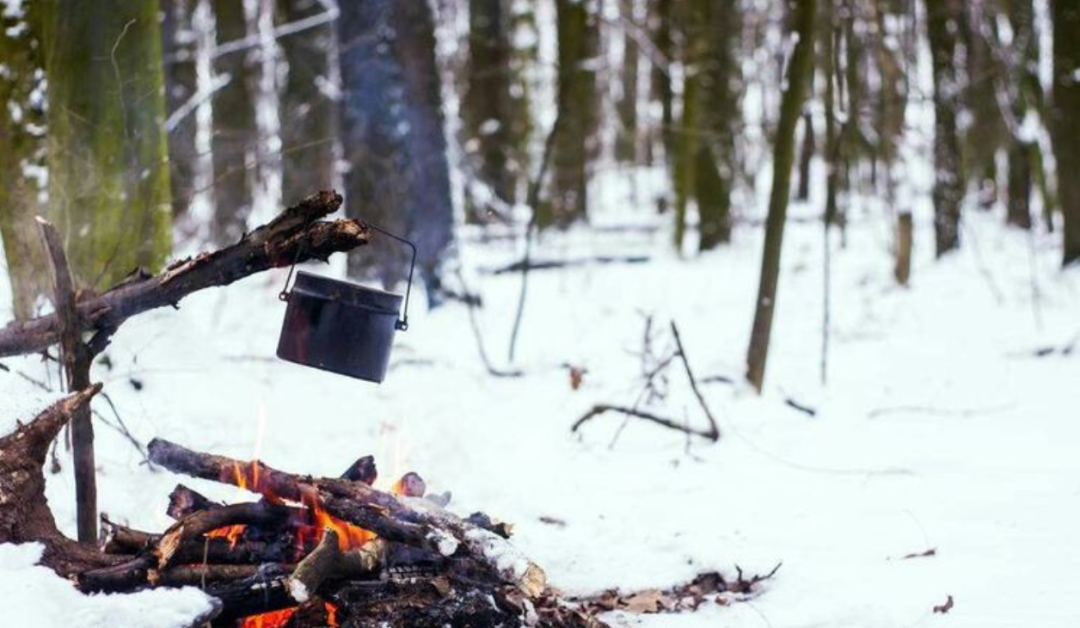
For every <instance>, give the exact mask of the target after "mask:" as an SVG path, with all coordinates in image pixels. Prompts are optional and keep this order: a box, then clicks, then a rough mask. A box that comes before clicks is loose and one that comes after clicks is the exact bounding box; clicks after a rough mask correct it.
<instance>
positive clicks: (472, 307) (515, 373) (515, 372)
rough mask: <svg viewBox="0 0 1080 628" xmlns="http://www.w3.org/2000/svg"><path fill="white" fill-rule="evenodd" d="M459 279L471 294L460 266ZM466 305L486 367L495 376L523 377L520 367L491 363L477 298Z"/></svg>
mask: <svg viewBox="0 0 1080 628" xmlns="http://www.w3.org/2000/svg"><path fill="white" fill-rule="evenodd" d="M457 275H458V281H459V282H460V283H461V289H462V291H464V292H465V293H466V294H469V289H468V287H467V286H466V285H465V277H464V276H463V275H462V273H461V269H460V268H459V269H458V271H457ZM465 307H466V309H468V311H469V326H470V327H472V332H473V338H475V339H476V350H477V352H479V353H480V361H481V362H483V363H484V368H486V369H487V372H488V374H490V375H492V376H494V377H521V376H522V375H524V374H525V373H524V372H523V371H521V370H520V369H511V370H504V369H500V368H497V367H495V365H493V364H492V363H491V359H490V358H489V357H488V353H487V349H486V348H485V347H484V336H483V332H482V331H481V330H480V321H479V320H477V317H476V309H477V308H478V307H479V305H478V304H477V301H476V300H473V299H467V300H465Z"/></svg>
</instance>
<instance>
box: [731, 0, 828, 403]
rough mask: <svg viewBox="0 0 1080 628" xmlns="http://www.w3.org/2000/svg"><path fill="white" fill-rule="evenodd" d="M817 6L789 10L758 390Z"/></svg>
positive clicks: (755, 350) (759, 324)
mask: <svg viewBox="0 0 1080 628" xmlns="http://www.w3.org/2000/svg"><path fill="white" fill-rule="evenodd" d="M815 4H816V2H815V0H802V1H800V2H797V3H793V8H792V10H793V11H794V13H793V16H792V24H793V27H794V30H795V32H794V33H793V35H794V36H795V37H797V38H798V41H797V42H796V44H795V49H794V51H793V52H792V55H791V61H790V64H789V66H788V73H787V77H786V78H785V83H786V86H785V87H786V89H785V90H784V92H783V97H782V98H781V101H780V122H779V125H778V128H777V130H776V144H775V146H774V147H773V180H772V192H771V194H770V196H769V214H768V217H767V218H766V222H765V249H764V252H763V253H762V258H761V281H760V285H759V286H758V298H757V303H756V308H755V312H754V326H753V329H752V330H751V333H750V346H749V349H748V350H747V355H746V366H747V371H746V378H747V380H748V381H749V382H750V384H751V385H752V386H753V387H754V389H755V390H757V391H758V392H759V393H760V392H761V387H762V385H763V384H764V381H765V363H766V360H767V358H768V354H769V340H770V336H771V335H772V323H773V313H774V312H775V309H776V296H777V287H778V284H779V280H780V253H781V250H782V248H783V242H784V221H785V219H786V217H787V205H788V197H789V196H790V194H791V169H792V162H794V160H795V127H796V126H797V125H798V123H799V118H800V116H801V114H802V107H803V103H804V101H805V99H806V94H807V92H808V91H809V88H810V77H811V72H812V70H813V67H814V39H813V38H814V17H815Z"/></svg>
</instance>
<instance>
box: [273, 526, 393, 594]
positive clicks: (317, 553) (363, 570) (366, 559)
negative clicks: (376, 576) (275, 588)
mask: <svg viewBox="0 0 1080 628" xmlns="http://www.w3.org/2000/svg"><path fill="white" fill-rule="evenodd" d="M382 546H383V542H382V541H379V540H374V541H370V542H368V543H367V544H366V545H364V547H361V548H357V549H351V550H348V551H344V552H343V551H341V548H340V547H339V546H338V535H337V532H335V531H334V530H332V529H330V528H327V529H326V530H325V531H324V533H323V538H322V541H321V542H320V543H319V546H318V547H316V548H315V550H314V551H312V552H311V553H310V554H308V555H307V557H306V558H304V560H302V561H300V564H298V565H297V566H296V570H295V571H293V573H292V576H290V577H289V582H288V587H289V594H290V595H292V597H293V599H294V600H296V601H297V602H299V603H301V604H303V603H304V602H307V601H309V600H311V599H312V597H313V596H314V595H315V594H316V593H318V591H319V587H320V586H322V584H323V582H326V581H327V580H331V579H346V578H348V579H360V578H364V577H370V576H371V575H372V574H373V573H375V572H376V570H378V568H379V565H380V564H381V563H382Z"/></svg>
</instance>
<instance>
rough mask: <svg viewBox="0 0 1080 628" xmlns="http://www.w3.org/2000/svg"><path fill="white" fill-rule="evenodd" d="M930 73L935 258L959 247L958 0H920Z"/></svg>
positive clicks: (961, 195) (961, 190) (961, 194)
mask: <svg viewBox="0 0 1080 628" xmlns="http://www.w3.org/2000/svg"><path fill="white" fill-rule="evenodd" d="M924 2H925V6H926V27H927V32H928V35H929V40H930V56H931V60H932V65H933V74H934V188H933V192H932V193H931V195H932V197H933V202H934V241H935V252H936V254H937V256H938V257H941V256H942V255H945V254H946V253H948V252H949V251H952V250H953V249H956V248H958V247H959V246H960V203H961V202H962V201H963V198H964V177H963V174H962V173H963V162H962V160H961V157H960V138H959V137H958V135H957V130H956V126H957V113H958V112H957V108H958V106H959V105H958V104H957V100H958V96H959V95H960V93H961V91H960V88H961V86H960V84H959V82H958V81H957V76H956V31H957V28H958V25H959V20H960V14H961V12H962V7H961V6H960V5H959V0H924Z"/></svg>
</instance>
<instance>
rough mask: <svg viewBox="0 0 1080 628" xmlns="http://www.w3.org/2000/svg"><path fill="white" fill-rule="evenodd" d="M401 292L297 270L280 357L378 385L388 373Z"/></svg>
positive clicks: (286, 312)
mask: <svg viewBox="0 0 1080 628" xmlns="http://www.w3.org/2000/svg"><path fill="white" fill-rule="evenodd" d="M401 301H402V297H401V295H397V294H391V293H388V292H383V291H381V290H374V289H371V288H365V287H364V286H359V285H357V284H354V283H350V282H347V281H339V280H336V279H330V278H328V277H322V276H319V275H313V274H311V273H306V272H304V271H299V272H298V273H297V275H296V283H295V284H293V288H292V291H291V292H289V296H288V306H287V307H286V308H285V322H284V324H283V325H282V327H281V337H280V339H279V340H278V349H277V355H278V357H279V358H281V359H283V360H288V361H290V362H296V363H297V364H303V365H305V366H313V367H315V368H318V369H323V370H326V371H331V372H334V373H339V374H341V375H348V376H349V377H355V378H357V379H362V380H365V381H369V382H375V383H379V382H381V381H383V379H384V378H385V377H386V369H387V366H389V364H390V348H391V347H392V346H393V344H394V333H395V331H396V327H395V326H396V323H397V320H398V313H399V312H400V310H401Z"/></svg>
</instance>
